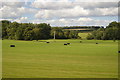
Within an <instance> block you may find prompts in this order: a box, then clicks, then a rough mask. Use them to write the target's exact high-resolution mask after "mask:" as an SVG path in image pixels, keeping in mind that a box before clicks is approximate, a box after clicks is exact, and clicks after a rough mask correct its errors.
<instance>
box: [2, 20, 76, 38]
mask: <svg viewBox="0 0 120 80" xmlns="http://www.w3.org/2000/svg"><path fill="white" fill-rule="evenodd" d="M1 27H2V39H12V40H41V39H52V38H53V36H54V31H55V34H56V35H55V36H56V38H57V39H71V38H75V39H76V38H78V32H76V31H64V30H63V29H62V28H59V27H51V26H50V24H47V23H40V24H33V23H17V22H10V21H8V20H2V21H1Z"/></svg>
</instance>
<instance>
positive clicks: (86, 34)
mask: <svg viewBox="0 0 120 80" xmlns="http://www.w3.org/2000/svg"><path fill="white" fill-rule="evenodd" d="M88 34H90V33H87V32H86V33H78V36H80V37H81V39H86V37H87V36H88Z"/></svg>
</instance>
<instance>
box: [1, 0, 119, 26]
mask: <svg viewBox="0 0 120 80" xmlns="http://www.w3.org/2000/svg"><path fill="white" fill-rule="evenodd" d="M0 2H2V3H1V4H2V5H1V6H0V14H2V15H1V17H0V20H9V21H12V22H13V21H16V22H19V23H49V24H50V25H51V26H58V27H61V26H104V27H105V26H107V25H108V24H109V23H110V22H112V21H118V0H103V1H102V0H3V1H1V0H0Z"/></svg>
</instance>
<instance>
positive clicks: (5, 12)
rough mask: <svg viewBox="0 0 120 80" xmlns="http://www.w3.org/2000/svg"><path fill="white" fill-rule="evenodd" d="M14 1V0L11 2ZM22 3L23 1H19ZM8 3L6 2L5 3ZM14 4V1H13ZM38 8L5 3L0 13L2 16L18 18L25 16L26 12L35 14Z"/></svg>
mask: <svg viewBox="0 0 120 80" xmlns="http://www.w3.org/2000/svg"><path fill="white" fill-rule="evenodd" d="M10 3H12V2H10ZM19 3H21V2H19ZM5 4H6V3H5ZM13 4H14V3H13ZM36 12H37V10H35V9H31V8H26V7H24V6H16V5H14V6H13V5H12V6H11V5H3V6H2V7H1V8H0V14H2V18H6V19H7V18H13V19H15V18H18V17H21V16H23V15H24V14H29V15H30V14H33V13H36Z"/></svg>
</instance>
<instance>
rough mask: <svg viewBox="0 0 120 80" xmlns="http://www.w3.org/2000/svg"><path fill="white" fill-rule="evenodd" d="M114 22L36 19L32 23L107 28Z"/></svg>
mask: <svg viewBox="0 0 120 80" xmlns="http://www.w3.org/2000/svg"><path fill="white" fill-rule="evenodd" d="M111 21H112V20H99V19H92V18H86V17H81V18H78V19H64V18H61V19H57V20H54V19H51V20H41V19H35V20H32V21H31V22H33V23H49V24H51V26H74V25H75V26H86V25H89V26H106V25H108V24H109V23H110V22H111Z"/></svg>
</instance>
